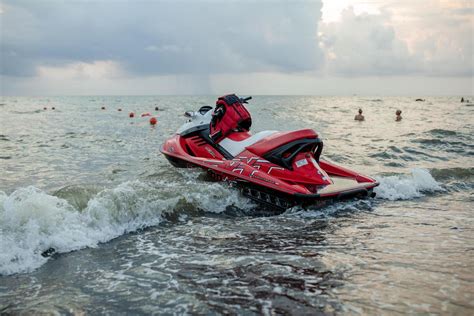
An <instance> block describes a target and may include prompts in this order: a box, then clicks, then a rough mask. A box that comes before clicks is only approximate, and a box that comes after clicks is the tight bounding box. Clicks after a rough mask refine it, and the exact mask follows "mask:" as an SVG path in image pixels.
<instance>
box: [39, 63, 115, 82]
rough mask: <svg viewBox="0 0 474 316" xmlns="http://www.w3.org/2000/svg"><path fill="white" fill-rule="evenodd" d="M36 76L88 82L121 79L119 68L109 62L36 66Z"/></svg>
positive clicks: (47, 78)
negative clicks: (91, 80) (90, 80)
mask: <svg viewBox="0 0 474 316" xmlns="http://www.w3.org/2000/svg"><path fill="white" fill-rule="evenodd" d="M37 74H38V76H39V77H40V78H42V79H46V80H50V79H53V80H69V79H73V80H77V79H81V80H89V79H94V80H98V79H113V78H120V77H122V70H121V69H120V66H119V65H118V64H117V63H116V62H114V61H111V60H97V61H94V62H92V63H84V62H75V63H71V64H67V65H65V66H62V67H58V66H38V67H37Z"/></svg>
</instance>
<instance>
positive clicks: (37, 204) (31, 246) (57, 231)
mask: <svg viewBox="0 0 474 316" xmlns="http://www.w3.org/2000/svg"><path fill="white" fill-rule="evenodd" d="M195 181H196V180H195V179H190V180H187V181H186V183H184V184H183V183H165V182H162V181H158V182H156V183H153V184H149V183H143V182H141V181H132V182H125V183H122V184H120V185H118V186H117V187H115V188H112V189H105V190H102V191H100V192H98V193H97V194H95V195H94V193H91V191H88V190H79V191H80V192H78V194H79V197H78V194H75V193H74V192H75V190H74V189H71V188H70V189H68V190H62V191H61V190H60V192H59V193H58V196H54V195H50V194H48V193H46V192H44V191H42V190H40V189H38V188H35V187H33V186H29V187H25V188H20V189H17V190H16V191H14V192H13V193H12V194H10V195H7V194H5V193H4V192H2V191H0V275H9V274H14V273H22V272H31V271H33V270H35V269H37V268H38V267H40V266H41V265H43V264H44V263H45V262H46V261H47V260H48V255H50V254H52V253H65V252H70V251H74V250H78V249H81V248H85V247H97V245H98V244H99V243H102V242H106V241H109V240H111V239H114V238H116V237H119V236H121V235H123V234H125V233H128V232H133V231H136V230H139V229H142V228H146V227H149V226H155V225H158V224H160V223H161V222H163V221H164V220H166V219H173V218H174V219H178V220H186V218H187V216H188V215H190V214H192V213H193V212H197V211H200V210H201V211H206V212H214V213H221V212H224V211H226V209H228V208H229V207H237V208H242V209H245V208H249V207H251V206H252V204H251V203H250V202H249V201H248V200H247V199H245V198H243V197H241V196H240V195H239V193H238V191H237V190H232V189H231V188H228V187H226V186H225V185H221V184H218V183H210V184H208V185H207V184H206V185H205V186H203V185H196V182H195ZM190 186H192V187H193V192H186V190H185V189H184V187H190ZM87 195H93V196H92V197H91V198H90V199H89V200H88V201H87V203H86V202H84V198H85V197H84V196H86V198H87ZM60 196H63V198H62V197H60ZM82 208H83V209H82Z"/></svg>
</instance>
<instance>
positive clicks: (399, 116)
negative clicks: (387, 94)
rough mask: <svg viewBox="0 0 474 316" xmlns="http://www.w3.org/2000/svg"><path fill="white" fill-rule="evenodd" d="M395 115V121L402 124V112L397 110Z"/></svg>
mask: <svg viewBox="0 0 474 316" xmlns="http://www.w3.org/2000/svg"><path fill="white" fill-rule="evenodd" d="M395 115H396V117H395V121H397V122H400V121H401V120H402V111H400V110H397V112H395Z"/></svg>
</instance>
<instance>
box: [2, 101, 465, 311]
mask: <svg viewBox="0 0 474 316" xmlns="http://www.w3.org/2000/svg"><path fill="white" fill-rule="evenodd" d="M216 97H217V96H58V97H0V314H73V315H83V314H109V315H124V314H131V315H142V314H143V315H145V314H146V315H148V314H163V315H187V314H199V315H221V314H226V315H236V314H239V315H289V314H293V315H334V314H335V315H346V314H348V315H398V314H404V315H405V314H416V315H420V314H423V315H424V314H443V315H472V314H473V313H474V203H473V202H474V194H473V193H474V104H473V103H469V102H464V103H461V102H460V99H461V96H453V97H434V96H420V98H422V99H424V101H418V102H417V101H415V98H414V97H367V96H348V97H326V96H324V97H323V96H253V99H252V100H251V101H250V104H249V105H248V108H249V111H250V113H251V114H252V118H253V126H252V131H254V132H258V131H263V130H269V129H270V130H295V129H303V128H312V129H314V130H316V131H317V132H318V133H319V135H320V136H321V138H322V139H323V141H324V150H323V154H322V158H323V159H327V160H330V161H333V162H335V163H337V164H340V165H342V166H345V167H348V168H350V169H353V170H356V171H358V172H360V173H362V174H366V175H369V176H371V177H374V178H376V179H377V180H378V181H379V182H380V186H379V187H378V188H376V190H375V192H376V194H377V195H376V197H375V198H373V199H363V200H349V201H343V202H338V203H334V204H331V205H328V206H325V207H323V208H317V207H311V206H308V207H304V208H303V207H298V206H297V207H293V208H291V209H289V210H287V211H286V212H284V213H282V214H279V215H271V214H268V213H262V212H259V211H260V208H261V206H259V205H256V204H254V203H253V202H252V201H250V200H248V199H247V198H245V197H243V196H241V195H240V194H239V192H238V191H237V190H236V189H234V188H232V187H231V186H229V185H228V184H226V183H220V182H213V181H211V180H210V179H209V177H207V176H206V174H205V172H203V171H201V170H199V169H176V168H174V167H172V166H171V165H170V164H169V163H168V161H167V160H166V159H165V157H164V156H163V155H162V154H161V153H160V151H159V149H160V146H161V144H162V143H163V142H164V141H165V139H167V138H168V137H170V136H172V135H173V134H174V133H175V131H176V130H177V129H178V127H179V126H181V125H182V124H183V123H184V122H186V118H185V117H184V116H183V114H184V112H185V111H189V110H197V109H199V108H200V107H201V106H203V105H211V106H212V105H214V104H215V101H216ZM464 98H465V99H470V100H472V101H474V97H473V96H470V97H469V96H468V97H466V96H464ZM53 107H54V110H53V109H52V108H53ZM102 107H104V109H102ZM155 107H158V110H155ZM44 108H46V110H45V109H44ZM359 108H361V109H362V110H363V114H364V115H365V121H363V122H359V121H355V120H354V115H355V114H357V111H358V109H359ZM398 109H400V110H401V111H402V117H403V119H402V120H401V121H400V122H396V121H395V111H396V110H398ZM119 110H121V111H119ZM130 112H133V113H135V117H133V118H130V117H129V113H130ZM143 113H149V114H150V115H151V116H153V117H156V119H157V124H156V125H155V126H153V125H150V123H149V119H150V116H145V117H142V116H141V114H143Z"/></svg>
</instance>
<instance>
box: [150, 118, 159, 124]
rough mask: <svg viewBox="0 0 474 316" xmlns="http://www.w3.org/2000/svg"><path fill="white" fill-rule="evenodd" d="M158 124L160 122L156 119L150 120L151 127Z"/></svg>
mask: <svg viewBox="0 0 474 316" xmlns="http://www.w3.org/2000/svg"><path fill="white" fill-rule="evenodd" d="M157 122H158V120H157V119H156V117H152V118H150V124H151V125H156V123H157Z"/></svg>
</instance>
